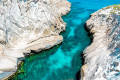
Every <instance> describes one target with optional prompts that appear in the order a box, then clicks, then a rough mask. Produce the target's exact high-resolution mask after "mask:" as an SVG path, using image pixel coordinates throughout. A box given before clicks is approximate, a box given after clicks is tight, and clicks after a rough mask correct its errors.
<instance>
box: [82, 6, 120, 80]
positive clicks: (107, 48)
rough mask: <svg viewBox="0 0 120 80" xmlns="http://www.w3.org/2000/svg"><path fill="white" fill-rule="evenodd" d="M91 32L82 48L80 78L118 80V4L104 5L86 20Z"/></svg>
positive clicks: (119, 20) (119, 19)
mask: <svg viewBox="0 0 120 80" xmlns="http://www.w3.org/2000/svg"><path fill="white" fill-rule="evenodd" d="M86 26H87V28H88V29H89V30H90V32H91V33H93V37H94V38H93V42H92V44H91V45H90V46H89V47H87V48H86V49H85V50H84V57H85V65H84V66H83V67H82V70H81V76H82V77H81V79H82V80H120V5H113V6H108V7H105V8H103V9H101V10H98V11H97V12H95V13H93V14H92V15H91V18H90V19H89V20H88V21H87V22H86Z"/></svg>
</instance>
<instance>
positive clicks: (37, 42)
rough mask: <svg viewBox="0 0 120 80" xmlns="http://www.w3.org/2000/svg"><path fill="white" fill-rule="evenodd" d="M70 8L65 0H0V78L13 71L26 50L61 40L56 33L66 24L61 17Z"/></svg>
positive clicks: (40, 49)
mask: <svg viewBox="0 0 120 80" xmlns="http://www.w3.org/2000/svg"><path fill="white" fill-rule="evenodd" d="M70 7H71V4H70V3H69V2H68V1H67V0H36V1H34V0H29V1H23V0H20V1H19V0H1V1H0V9H1V11H0V18H1V20H0V23H1V24H0V35H1V36H0V79H4V78H5V77H8V76H10V75H11V74H13V73H15V72H16V70H17V64H18V58H19V59H20V58H24V57H25V55H28V54H26V53H30V52H31V50H33V51H35V52H40V51H42V50H45V49H49V48H51V47H53V46H55V45H58V44H60V43H61V42H62V41H63V37H62V36H61V35H59V33H60V32H61V31H64V30H65V27H66V24H65V23H64V21H63V20H62V18H61V16H63V15H65V14H67V13H69V11H70ZM48 23H49V24H48ZM6 64H7V65H6Z"/></svg>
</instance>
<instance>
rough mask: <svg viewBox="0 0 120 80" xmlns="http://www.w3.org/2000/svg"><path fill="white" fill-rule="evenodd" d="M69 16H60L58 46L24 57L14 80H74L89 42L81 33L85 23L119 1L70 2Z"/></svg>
mask: <svg viewBox="0 0 120 80" xmlns="http://www.w3.org/2000/svg"><path fill="white" fill-rule="evenodd" d="M69 1H70V2H71V3H72V7H71V12H70V13H69V14H68V15H66V16H63V19H64V21H65V22H66V23H67V29H66V32H63V33H61V35H63V36H64V41H63V43H62V44H61V45H59V46H56V47H54V48H52V49H50V50H47V51H43V52H41V53H40V54H36V55H33V56H31V57H26V59H25V63H24V64H23V67H20V70H21V71H20V72H19V71H18V74H17V76H16V77H15V78H14V79H16V80H77V79H79V75H80V74H79V70H80V68H81V66H82V65H83V59H82V52H83V50H84V49H85V48H86V47H87V46H88V45H90V43H91V39H90V37H89V36H88V32H87V31H86V30H85V29H84V25H85V22H86V20H88V19H89V16H90V14H91V13H93V12H95V11H97V10H98V9H100V8H102V7H105V6H108V5H112V4H118V3H120V1H119V0H69Z"/></svg>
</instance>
